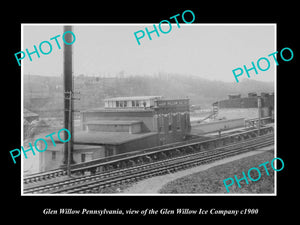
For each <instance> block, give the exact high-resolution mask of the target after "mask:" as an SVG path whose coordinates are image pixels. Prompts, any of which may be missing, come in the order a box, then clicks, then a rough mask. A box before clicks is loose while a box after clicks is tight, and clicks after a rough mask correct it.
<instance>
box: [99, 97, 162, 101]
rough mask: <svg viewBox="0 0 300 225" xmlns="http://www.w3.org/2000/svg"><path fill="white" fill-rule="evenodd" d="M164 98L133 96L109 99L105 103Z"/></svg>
mask: <svg viewBox="0 0 300 225" xmlns="http://www.w3.org/2000/svg"><path fill="white" fill-rule="evenodd" d="M161 98H162V96H131V97H115V98H107V99H104V101H130V100H148V99H161Z"/></svg>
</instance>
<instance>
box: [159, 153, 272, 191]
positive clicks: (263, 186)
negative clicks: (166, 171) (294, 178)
mask: <svg viewBox="0 0 300 225" xmlns="http://www.w3.org/2000/svg"><path fill="white" fill-rule="evenodd" d="M273 158H274V152H273V150H272V151H266V152H264V153H261V154H257V155H253V156H249V157H245V158H242V159H239V160H236V161H233V162H229V163H226V164H222V165H219V166H215V167H213V168H210V169H207V170H205V171H201V172H198V173H194V174H191V175H188V176H185V177H182V178H179V179H176V180H174V181H171V182H169V183H167V184H166V185H164V186H163V187H162V188H161V189H160V190H159V193H161V194H167V193H168V194H176V193H180V194H188V193H191V194H209V193H211V194H212V193H228V192H227V191H226V188H225V186H224V183H223V180H224V179H227V178H229V177H232V178H233V179H234V175H236V176H237V178H238V179H241V178H242V177H243V174H242V172H243V171H244V172H245V174H246V175H247V173H248V170H249V169H250V168H252V167H256V168H259V170H260V172H261V178H260V179H259V180H258V181H251V180H250V179H249V178H248V181H249V184H247V183H246V182H245V180H241V181H240V185H241V187H240V188H239V187H238V185H237V184H236V182H235V183H234V185H232V186H230V187H229V191H230V192H229V193H228V194H245V193H249V194H257V193H259V194H264V193H267V194H271V193H274V171H273V169H272V167H271V165H270V163H271V161H272V159H273ZM266 161H269V162H270V163H268V164H267V165H266V167H267V169H268V171H269V174H270V175H269V176H268V175H267V173H266V171H265V169H264V167H263V166H262V167H258V165H260V164H262V163H264V162H266ZM250 175H251V177H252V178H253V179H256V178H258V173H257V171H256V170H252V171H251V173H250ZM228 183H229V181H228Z"/></svg>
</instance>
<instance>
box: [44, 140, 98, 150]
mask: <svg viewBox="0 0 300 225" xmlns="http://www.w3.org/2000/svg"><path fill="white" fill-rule="evenodd" d="M55 144H56V146H53V145H48V148H47V150H50V151H62V150H63V145H64V143H61V142H60V143H58V142H56V143H55ZM99 148H101V146H99V145H78V144H74V147H73V150H74V151H75V152H76V151H82V150H84V151H85V150H95V149H99Z"/></svg>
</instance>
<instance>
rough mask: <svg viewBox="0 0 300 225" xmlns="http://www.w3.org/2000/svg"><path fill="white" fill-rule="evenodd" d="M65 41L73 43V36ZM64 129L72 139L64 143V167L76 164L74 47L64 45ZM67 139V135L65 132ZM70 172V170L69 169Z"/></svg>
mask: <svg viewBox="0 0 300 225" xmlns="http://www.w3.org/2000/svg"><path fill="white" fill-rule="evenodd" d="M66 31H72V26H64V32H66ZM65 40H66V42H68V43H71V42H72V35H70V34H66V35H65ZM63 54H64V75H63V76H64V127H65V128H66V129H68V130H69V131H70V133H71V139H70V141H68V142H65V143H64V157H63V165H65V166H69V167H70V164H72V163H74V160H73V134H74V132H73V112H72V110H73V106H72V93H73V74H72V73H73V65H72V61H73V60H72V45H67V44H65V43H64V53H63ZM64 138H65V139H67V134H66V132H65V137H64ZM68 171H69V168H68Z"/></svg>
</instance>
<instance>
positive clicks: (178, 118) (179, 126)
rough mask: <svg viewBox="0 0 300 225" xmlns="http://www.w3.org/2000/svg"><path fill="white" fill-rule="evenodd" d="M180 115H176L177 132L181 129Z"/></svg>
mask: <svg viewBox="0 0 300 225" xmlns="http://www.w3.org/2000/svg"><path fill="white" fill-rule="evenodd" d="M180 117H181V116H180V113H178V114H177V130H180V128H181V118H180Z"/></svg>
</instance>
